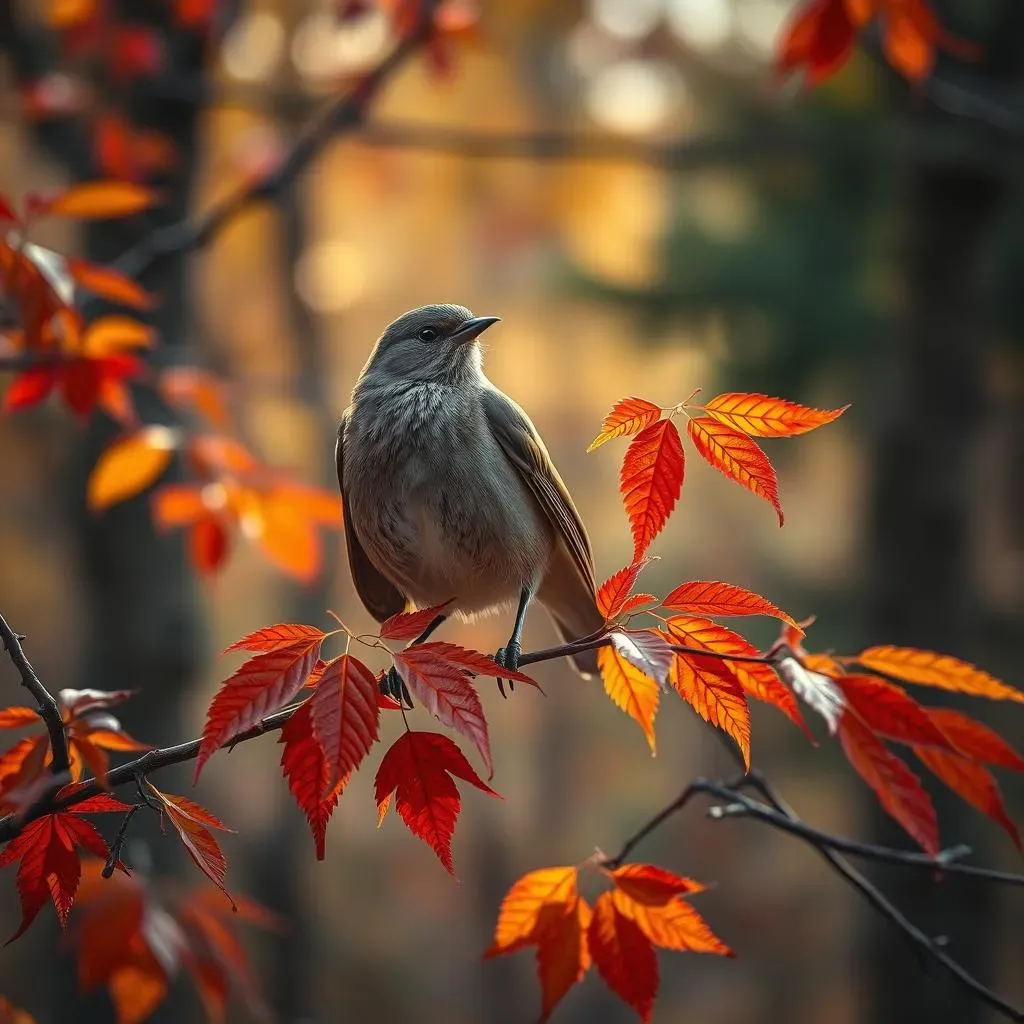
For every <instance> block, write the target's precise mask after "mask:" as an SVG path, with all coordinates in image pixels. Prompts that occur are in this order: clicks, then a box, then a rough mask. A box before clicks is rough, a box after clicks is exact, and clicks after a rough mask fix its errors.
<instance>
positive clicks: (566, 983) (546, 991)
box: [537, 897, 593, 1024]
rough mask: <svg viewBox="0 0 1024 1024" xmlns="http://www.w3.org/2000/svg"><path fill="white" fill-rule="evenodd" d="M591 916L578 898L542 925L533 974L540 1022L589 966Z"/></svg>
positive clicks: (551, 1011) (588, 907)
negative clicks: (538, 994)
mask: <svg viewBox="0 0 1024 1024" xmlns="http://www.w3.org/2000/svg"><path fill="white" fill-rule="evenodd" d="M592 917H593V914H592V912H591V909H590V906H589V905H588V903H587V901H586V900H584V899H583V898H582V897H581V898H579V899H577V900H576V905H575V909H574V910H573V911H572V912H570V913H569V914H567V915H564V916H563V917H561V918H559V919H558V920H557V921H555V922H554V923H553V924H552V926H551V927H549V928H545V929H544V930H543V931H542V932H541V935H540V938H539V940H538V942H537V977H538V978H539V979H540V990H541V1013H540V1020H541V1024H543V1022H544V1021H546V1020H548V1019H549V1018H550V1016H551V1014H552V1013H554V1011H555V1007H557V1006H558V1004H559V1003H560V1002H561V1001H562V999H563V998H564V997H565V995H566V993H567V992H568V991H569V990H570V989H571V988H572V987H573V985H575V984H576V983H577V982H579V981H582V980H583V976H584V975H585V974H586V973H587V970H588V969H589V967H590V962H591V960H590V948H589V946H588V944H587V930H588V929H589V928H590V921H591V918H592Z"/></svg>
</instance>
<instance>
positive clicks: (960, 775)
mask: <svg viewBox="0 0 1024 1024" xmlns="http://www.w3.org/2000/svg"><path fill="white" fill-rule="evenodd" d="M914 753H915V754H917V756H918V758H919V759H920V761H921V762H922V763H923V764H924V766H925V767H926V768H927V769H928V770H929V771H930V772H931V773H932V774H933V775H935V776H936V778H938V779H941V780H942V781H943V782H944V783H945V784H946V785H947V786H949V788H950V789H951V790H953V792H954V793H957V794H958V795H960V796H961V797H963V798H964V800H966V801H967V803H969V804H970V805H971V806H972V807H976V808H977V809H978V810H979V811H981V813H982V814H985V815H988V817H990V818H991V819H992V820H993V821H994V822H996V824H997V825H999V826H1000V827H1001V828H1002V829H1004V830H1005V832H1006V834H1007V835H1008V836H1009V837H1010V838H1011V839H1012V840H1013V843H1014V846H1016V847H1017V849H1018V850H1022V847H1021V842H1020V833H1019V832H1018V831H1017V826H1016V825H1014V823H1013V821H1012V819H1011V818H1010V816H1009V815H1008V814H1007V813H1006V805H1005V804H1004V803H1003V795H1002V793H1000V792H999V783H997V782H996V780H995V779H994V778H993V777H992V773H991V772H990V771H989V770H988V769H987V768H983V767H982V766H981V765H980V764H975V763H974V762H973V761H969V760H967V758H965V757H958V756H957V755H956V754H949V753H947V752H946V751H944V750H936V749H935V748H934V747H915V748H914ZM1022 852H1024V850H1022Z"/></svg>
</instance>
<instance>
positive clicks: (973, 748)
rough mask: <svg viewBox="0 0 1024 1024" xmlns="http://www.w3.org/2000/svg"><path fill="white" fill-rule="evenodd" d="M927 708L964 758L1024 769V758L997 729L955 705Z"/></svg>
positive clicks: (934, 720) (1011, 768) (933, 719)
mask: <svg viewBox="0 0 1024 1024" xmlns="http://www.w3.org/2000/svg"><path fill="white" fill-rule="evenodd" d="M925 710H926V711H927V712H928V716H929V718H931V720H932V721H933V722H934V723H935V724H936V725H937V726H938V727H939V728H940V729H941V730H942V732H943V734H944V735H945V736H946V738H947V739H949V741H950V742H951V743H952V744H953V746H954V747H956V749H957V750H958V751H959V752H960V753H961V754H963V755H964V757H967V758H970V759H971V760H972V761H981V762H983V763H985V764H994V765H997V766H998V767H1000V768H1009V769H1010V770H1011V771H1015V772H1022V771H1024V758H1022V757H1021V756H1020V754H1018V753H1017V751H1016V750H1014V749H1013V747H1011V746H1010V744H1009V743H1007V742H1006V740H1004V739H1003V737H1002V736H1000V735H999V734H998V733H997V732H995V731H993V730H992V729H989V728H988V727H987V726H985V725H982V724H981V723H980V722H976V721H974V719H973V718H968V717H967V715H964V714H961V713H960V712H959V711H954V710H953V709H952V708H926V709H925Z"/></svg>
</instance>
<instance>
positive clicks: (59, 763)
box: [0, 615, 71, 775]
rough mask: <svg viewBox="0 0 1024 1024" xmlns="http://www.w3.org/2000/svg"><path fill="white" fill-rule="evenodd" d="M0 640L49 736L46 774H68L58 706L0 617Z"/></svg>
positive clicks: (62, 727)
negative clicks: (48, 758)
mask: <svg viewBox="0 0 1024 1024" xmlns="http://www.w3.org/2000/svg"><path fill="white" fill-rule="evenodd" d="M0 637H2V638H3V642H4V648H5V650H6V651H7V653H8V654H9V655H10V656H11V661H13V662H14V667H15V668H16V669H17V670H18V672H20V673H21V685H22V686H24V687H25V689H26V690H28V692H29V693H30V694H32V697H33V699H34V700H35V702H36V705H37V706H38V709H39V716H40V718H42V720H43V722H44V723H45V724H46V731H47V733H49V736H50V751H51V757H52V759H51V763H50V771H51V772H52V773H53V774H54V775H60V774H63V773H64V772H66V771H68V769H69V768H70V766H71V762H70V760H69V759H68V738H67V736H66V735H65V734H64V721H63V719H62V718H61V714H60V705H59V704H58V703H57V698H56V697H54V696H53V694H52V693H50V691H49V690H47V689H46V687H45V686H43V684H42V683H41V682H40V681H39V676H37V675H36V673H35V669H33V668H32V665H31V663H30V662H29V660H28V658H27V657H26V656H25V652H24V650H22V647H21V641H22V640H24V639H25V638H24V637H23V636H19V635H18V634H17V633H15V632H14V630H13V629H11V627H10V626H9V625H8V624H7V620H6V619H5V618H4V617H3V616H2V615H0Z"/></svg>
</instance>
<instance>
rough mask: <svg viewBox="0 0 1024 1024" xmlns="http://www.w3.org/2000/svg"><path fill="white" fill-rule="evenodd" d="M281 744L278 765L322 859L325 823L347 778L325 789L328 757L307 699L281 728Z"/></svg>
mask: <svg viewBox="0 0 1024 1024" xmlns="http://www.w3.org/2000/svg"><path fill="white" fill-rule="evenodd" d="M278 742H279V743H283V744H284V750H282V751H281V767H282V768H283V769H284V777H285V778H286V779H287V780H288V789H289V790H290V791H291V794H292V796H293V797H295V802H296V803H297V804H298V805H299V808H300V809H301V810H302V812H303V813H304V814H305V815H306V821H307V822H309V829H310V831H311V832H312V833H313V842H314V843H315V844H316V859H317V860H323V859H324V856H325V853H326V841H327V823H328V822H329V821H330V819H331V815H332V814H333V813H334V808H335V807H337V805H338V798H339V797H340V796H341V793H342V791H343V790H344V788H345V784H346V783H347V781H348V776H344V777H343V778H342V779H340V780H339V781H338V783H337V785H336V786H335V787H334V788H333V789H331V790H330V791H328V792H326V793H325V790H326V789H327V774H328V770H327V759H326V758H325V757H324V753H323V750H321V748H320V744H319V743H318V742H317V739H316V737H315V736H314V735H313V721H312V717H311V714H310V707H309V701H306V703H305V704H302V705H300V706H299V708H298V709H297V710H296V712H295V714H293V715H292V717H291V718H289V719H288V721H287V722H285V724H284V728H283V729H282V730H281V738H280V740H279V741H278Z"/></svg>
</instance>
